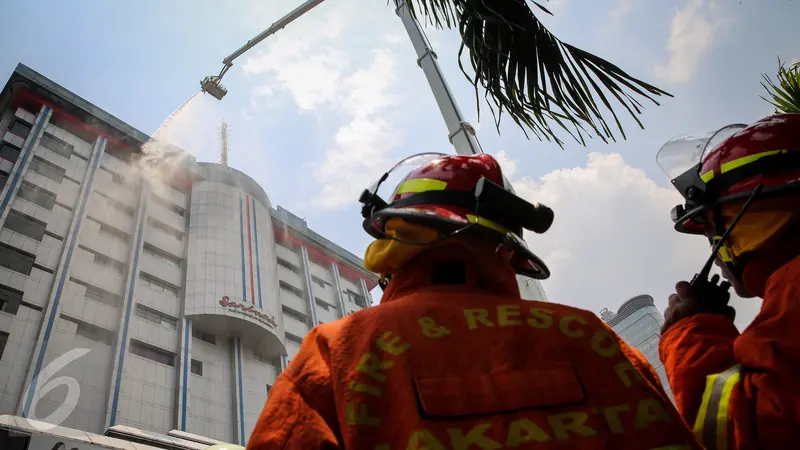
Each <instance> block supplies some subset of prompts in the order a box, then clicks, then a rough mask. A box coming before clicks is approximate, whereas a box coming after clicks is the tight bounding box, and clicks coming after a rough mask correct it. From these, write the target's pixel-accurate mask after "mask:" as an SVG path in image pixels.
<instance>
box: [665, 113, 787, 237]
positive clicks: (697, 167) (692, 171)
mask: <svg viewBox="0 0 800 450" xmlns="http://www.w3.org/2000/svg"><path fill="white" fill-rule="evenodd" d="M698 149H699V150H701V151H698ZM657 159H658V163H659V165H660V166H661V167H662V169H663V170H664V172H665V173H667V175H668V176H670V177H671V178H672V184H673V185H674V186H675V188H676V189H678V191H679V192H680V193H681V195H682V196H683V197H684V199H685V203H684V205H678V206H676V207H675V208H673V210H672V220H673V221H674V222H675V229H676V230H677V231H679V232H681V233H690V234H702V233H705V232H706V231H707V230H706V217H707V215H708V214H712V215H713V214H718V213H719V212H718V211H719V206H721V205H722V204H724V203H728V202H731V201H737V200H739V201H741V200H745V199H747V197H749V196H750V194H751V193H752V191H753V190H754V189H755V188H756V186H758V185H763V186H764V189H763V191H762V192H761V193H760V194H759V195H758V198H759V199H763V198H769V197H776V196H783V195H788V194H792V193H800V114H779V115H773V116H769V117H766V118H764V119H761V120H759V121H758V122H756V123H754V124H752V125H750V126H745V125H728V126H726V127H723V128H722V129H720V130H718V131H717V132H715V133H712V134H710V135H707V137H699V138H693V137H680V138H675V139H673V140H671V141H669V142H667V143H666V144H665V145H664V146H663V147H662V148H661V150H660V151H659V154H658V157H657ZM682 163H683V164H682ZM681 166H684V167H685V169H688V170H685V171H683V170H684V169H681ZM714 222H715V223H716V226H717V227H718V228H719V227H720V226H724V225H723V224H722V223H721V222H722V221H721V220H715V221H714ZM717 231H719V230H717ZM716 234H717V235H721V233H720V232H717V233H716Z"/></svg>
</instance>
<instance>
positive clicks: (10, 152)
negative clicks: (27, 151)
mask: <svg viewBox="0 0 800 450" xmlns="http://www.w3.org/2000/svg"><path fill="white" fill-rule="evenodd" d="M0 158H3V159H5V160H7V161H11V162H12V163H15V162H17V159H18V158H19V149H18V148H16V147H14V146H13V145H9V144H3V146H2V147H0Z"/></svg>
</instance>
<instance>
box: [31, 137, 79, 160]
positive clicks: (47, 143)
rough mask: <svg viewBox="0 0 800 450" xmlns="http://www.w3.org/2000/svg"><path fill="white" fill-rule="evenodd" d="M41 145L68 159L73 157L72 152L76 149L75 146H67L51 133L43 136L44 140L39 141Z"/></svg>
mask: <svg viewBox="0 0 800 450" xmlns="http://www.w3.org/2000/svg"><path fill="white" fill-rule="evenodd" d="M39 145H41V146H42V147H44V148H46V149H48V150H50V151H51V152H53V153H56V154H58V155H60V156H62V157H64V158H66V159H69V158H70V156H72V151H73V150H74V149H75V146H74V145H72V144H67V143H66V142H64V141H62V140H61V139H59V138H57V137H55V136H53V135H52V134H50V133H44V135H42V140H41V141H39Z"/></svg>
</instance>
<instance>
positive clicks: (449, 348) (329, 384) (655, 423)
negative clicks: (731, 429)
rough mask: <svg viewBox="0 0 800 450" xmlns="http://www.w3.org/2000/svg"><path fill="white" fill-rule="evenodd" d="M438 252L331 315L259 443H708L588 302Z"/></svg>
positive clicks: (268, 411) (309, 340)
mask: <svg viewBox="0 0 800 450" xmlns="http://www.w3.org/2000/svg"><path fill="white" fill-rule="evenodd" d="M438 257H441V258H447V259H452V257H453V252H452V251H447V250H444V251H431V252H426V253H423V254H422V255H420V256H419V257H417V258H416V259H415V260H413V261H412V262H411V263H409V264H407V266H406V267H407V269H406V270H405V271H404V272H402V273H400V274H396V275H395V277H394V278H393V279H392V281H391V283H390V284H389V288H387V291H386V292H385V293H384V296H383V299H382V302H381V305H380V306H376V307H373V308H369V309H366V310H363V311H359V312H357V313H355V314H352V315H349V316H347V317H345V318H344V319H341V320H338V321H336V322H331V323H327V324H324V325H321V326H319V327H317V328H315V329H314V330H312V331H311V332H310V333H309V334H308V335H307V336H306V337H305V339H304V340H303V344H302V346H301V348H300V350H299V352H298V354H297V355H296V356H295V357H294V358H293V359H292V361H291V363H290V364H289V367H288V368H287V369H286V370H285V371H284V372H283V373H282V374H281V375H280V376H279V377H278V380H277V381H276V382H275V385H274V386H273V388H272V391H271V393H270V397H269V399H268V401H267V404H266V406H265V408H264V411H263V412H262V414H261V416H260V418H259V420H258V422H257V424H256V427H255V429H254V430H253V433H252V435H251V438H250V442H249V443H248V446H247V447H248V448H249V449H254V450H255V449H259V450H261V449H317V448H326V449H338V448H346V449H369V450H390V449H391V450H394V449H429V450H444V449H451V448H452V449H484V450H491V449H500V448H517V447H519V448H541V449H555V448H558V449H590V448H591V449H596V448H609V449H611V448H613V449H661V450H666V449H674V450H677V449H699V448H700V446H699V445H698V444H697V443H696V440H695V439H694V436H693V434H692V432H691V430H690V429H689V428H688V427H687V426H686V425H685V424H684V422H683V421H682V420H681V418H680V415H679V414H678V412H677V410H676V409H675V408H674V406H673V405H672V404H671V402H670V401H669V399H668V397H667V396H666V394H665V393H664V389H663V388H662V387H661V385H660V383H659V380H658V376H657V375H656V372H655V371H654V369H653V368H652V367H651V366H650V365H649V364H648V363H647V362H646V360H645V359H644V357H643V356H642V355H641V353H639V352H638V351H636V350H634V349H632V348H630V347H628V346H627V345H625V344H624V343H623V342H622V341H621V340H620V339H619V338H618V337H617V335H616V334H614V332H613V331H611V330H610V329H609V328H608V327H607V326H606V325H605V324H604V323H603V322H602V321H601V320H600V319H599V318H598V317H597V316H596V315H594V314H593V313H591V312H588V311H584V310H580V309H576V308H572V307H569V306H564V305H558V304H554V303H544V302H535V301H524V300H520V298H519V292H518V290H517V286H516V280H515V278H514V274H513V272H508V273H507V274H505V275H504V278H503V281H502V283H500V285H493V286H492V287H491V290H490V291H487V290H485V289H486V286H487V285H489V284H491V283H483V282H482V281H481V280H482V279H484V278H486V277H487V274H486V271H487V270H491V269H488V268H486V267H484V268H481V269H479V270H476V267H475V266H472V265H470V264H468V265H467V277H466V283H465V284H460V285H432V284H431V283H430V281H429V280H430V278H431V275H430V274H431V271H432V266H431V265H432V264H435V263H436V261H437V260H438Z"/></svg>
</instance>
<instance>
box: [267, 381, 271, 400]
mask: <svg viewBox="0 0 800 450" xmlns="http://www.w3.org/2000/svg"><path fill="white" fill-rule="evenodd" d="M270 389H272V385H271V384H267V398H269V391H270Z"/></svg>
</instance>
